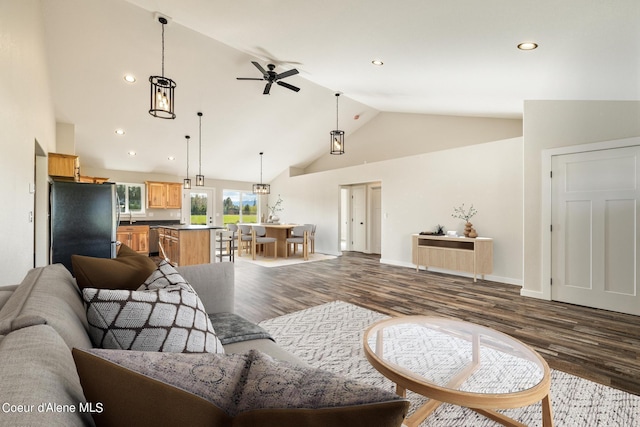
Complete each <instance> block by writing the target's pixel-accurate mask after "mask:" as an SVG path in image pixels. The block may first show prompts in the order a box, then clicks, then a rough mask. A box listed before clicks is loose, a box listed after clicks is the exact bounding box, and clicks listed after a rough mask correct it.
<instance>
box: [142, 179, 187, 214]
mask: <svg viewBox="0 0 640 427" xmlns="http://www.w3.org/2000/svg"><path fill="white" fill-rule="evenodd" d="M146 185H147V208H151V209H180V208H181V207H182V184H180V183H176V182H154V181H147V182H146Z"/></svg>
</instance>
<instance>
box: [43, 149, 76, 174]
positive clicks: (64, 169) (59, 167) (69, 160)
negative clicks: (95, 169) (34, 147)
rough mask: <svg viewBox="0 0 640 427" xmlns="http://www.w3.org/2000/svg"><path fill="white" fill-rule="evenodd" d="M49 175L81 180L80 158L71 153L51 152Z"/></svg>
mask: <svg viewBox="0 0 640 427" xmlns="http://www.w3.org/2000/svg"><path fill="white" fill-rule="evenodd" d="M48 157H49V176H55V177H60V178H68V179H72V180H74V181H79V180H80V159H79V158H78V156H73V155H70V154H58V153H49V155H48Z"/></svg>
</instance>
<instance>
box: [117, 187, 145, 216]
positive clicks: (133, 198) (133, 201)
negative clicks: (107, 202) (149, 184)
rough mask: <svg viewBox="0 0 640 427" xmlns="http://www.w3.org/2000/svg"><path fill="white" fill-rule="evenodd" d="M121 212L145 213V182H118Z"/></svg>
mask: <svg viewBox="0 0 640 427" xmlns="http://www.w3.org/2000/svg"><path fill="white" fill-rule="evenodd" d="M116 191H117V193H118V204H119V205H120V213H128V214H144V206H145V187H144V184H130V183H125V182H117V183H116Z"/></svg>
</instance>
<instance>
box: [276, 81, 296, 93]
mask: <svg viewBox="0 0 640 427" xmlns="http://www.w3.org/2000/svg"><path fill="white" fill-rule="evenodd" d="M276 84H279V85H280V86H283V87H286V88H287V89H291V90H292V91H294V92H298V91H299V90H300V88H299V87H295V86H293V85H290V84H289V83H285V82H280V81H278V82H276Z"/></svg>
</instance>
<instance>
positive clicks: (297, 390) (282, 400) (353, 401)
mask: <svg viewBox="0 0 640 427" xmlns="http://www.w3.org/2000/svg"><path fill="white" fill-rule="evenodd" d="M249 355H250V358H251V367H250V368H249V371H248V373H247V378H246V383H245V385H244V387H243V389H242V393H241V395H240V397H239V399H238V408H237V411H238V416H237V418H236V419H235V420H234V426H246V427H249V426H251V427H267V426H270V427H271V426H273V427H275V426H300V425H304V426H307V427H313V426H317V427H321V426H329V425H330V426H349V427H353V426H363V427H364V426H372V425H375V426H391V425H393V426H400V425H401V424H402V421H403V419H404V418H405V416H406V413H407V410H408V407H409V403H408V401H407V400H405V399H403V398H401V397H399V396H398V395H396V394H394V393H391V392H388V391H386V390H382V389H380V388H377V387H373V386H369V385H367V384H364V383H361V382H358V381H355V380H351V379H348V378H345V377H342V376H339V375H336V374H333V373H331V372H327V371H323V370H321V369H316V368H309V367H304V366H297V365H292V364H289V363H286V362H282V361H277V360H274V359H272V358H271V357H269V356H267V355H266V354H264V353H260V352H257V351H254V352H250V353H249Z"/></svg>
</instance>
